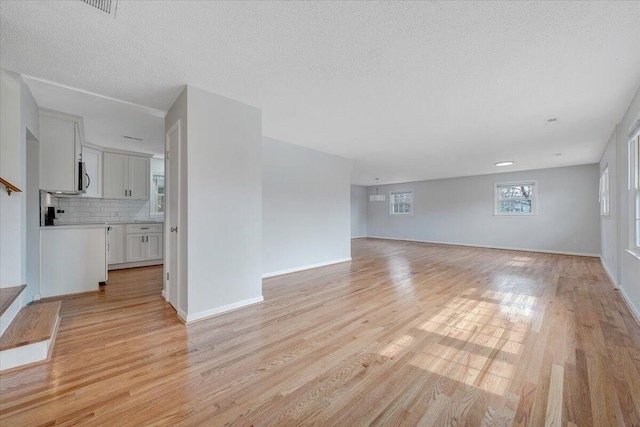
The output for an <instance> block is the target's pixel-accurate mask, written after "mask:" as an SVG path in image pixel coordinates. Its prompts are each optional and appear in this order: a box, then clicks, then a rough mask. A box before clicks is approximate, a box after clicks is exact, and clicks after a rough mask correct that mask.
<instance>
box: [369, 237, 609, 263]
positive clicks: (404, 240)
mask: <svg viewBox="0 0 640 427" xmlns="http://www.w3.org/2000/svg"><path fill="white" fill-rule="evenodd" d="M368 238H369V239H382V240H398V241H401V242H417V243H432V244H435V245H451V246H468V247H471V248H486V249H501V250H506V251H521V252H538V253H543V254H557V255H574V256H587V257H593V258H599V257H600V254H592V253H586V252H568V251H554V250H547V249H528V248H513V247H509V246H493V245H473V244H471V243H452V242H438V241H434V240H417V239H398V238H395V237H380V236H368Z"/></svg>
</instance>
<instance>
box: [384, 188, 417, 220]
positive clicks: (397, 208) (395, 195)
mask: <svg viewBox="0 0 640 427" xmlns="http://www.w3.org/2000/svg"><path fill="white" fill-rule="evenodd" d="M389 196H390V197H389V201H390V210H389V213H390V214H391V215H413V190H398V191H392V192H391V193H390V194H389Z"/></svg>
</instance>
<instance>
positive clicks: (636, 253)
mask: <svg viewBox="0 0 640 427" xmlns="http://www.w3.org/2000/svg"><path fill="white" fill-rule="evenodd" d="M627 253H629V255H631V256H632V257H634V258H637V259H638V260H639V261H640V249H627Z"/></svg>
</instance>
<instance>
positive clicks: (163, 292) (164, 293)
mask: <svg viewBox="0 0 640 427" xmlns="http://www.w3.org/2000/svg"><path fill="white" fill-rule="evenodd" d="M162 298H164V300H165V301H166V300H167V293H166V292H165V291H164V289H163V290H162Z"/></svg>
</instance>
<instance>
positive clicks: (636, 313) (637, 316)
mask: <svg viewBox="0 0 640 427" xmlns="http://www.w3.org/2000/svg"><path fill="white" fill-rule="evenodd" d="M617 291H619V292H620V296H621V297H622V301H623V302H624V303H625V304H626V305H627V308H628V309H629V311H630V312H631V315H632V316H633V319H634V320H635V321H636V322H638V324H639V325H640V310H638V309H637V308H636V307H635V306H634V305H633V304H632V303H631V298H629V295H627V293H626V292H625V291H624V288H618V289H617Z"/></svg>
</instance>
